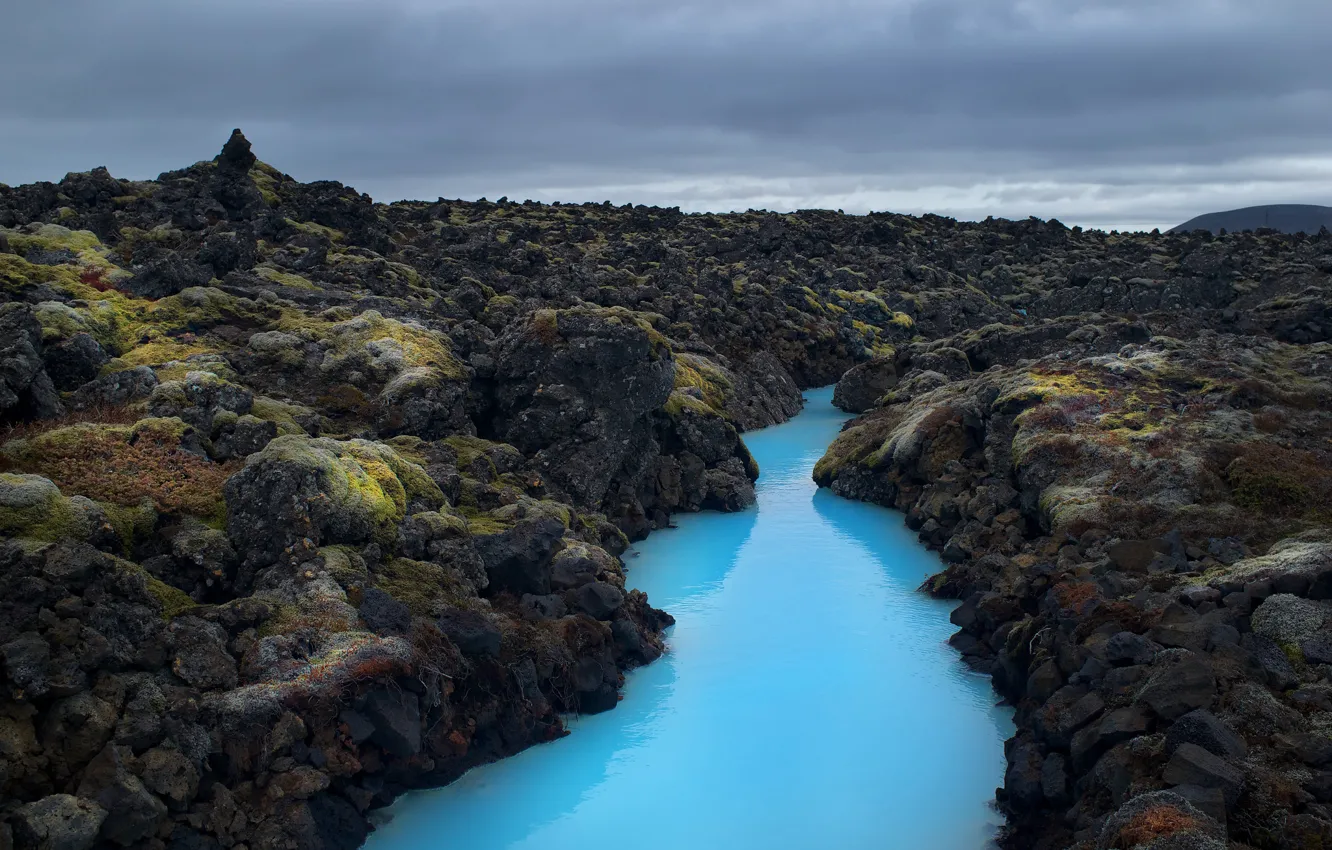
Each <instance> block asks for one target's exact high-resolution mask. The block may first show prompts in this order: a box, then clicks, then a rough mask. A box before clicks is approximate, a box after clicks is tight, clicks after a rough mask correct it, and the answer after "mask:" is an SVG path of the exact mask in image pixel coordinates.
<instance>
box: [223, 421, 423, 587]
mask: <svg viewBox="0 0 1332 850" xmlns="http://www.w3.org/2000/svg"><path fill="white" fill-rule="evenodd" d="M225 493H226V502H227V512H228V520H229V521H228V531H229V533H230V535H231V539H232V542H233V544H234V545H235V546H236V549H237V551H238V552H239V553H241V556H242V557H243V558H245V559H246V560H247V561H248V562H250V563H251V564H252V565H263V564H267V563H272V562H274V561H276V560H278V558H279V557H280V556H281V555H282V552H283V550H284V549H287V548H288V547H291V546H294V545H296V544H298V543H301V542H302V541H304V540H309V541H310V542H311V543H310V545H312V546H315V547H318V546H325V545H329V544H337V543H368V542H371V541H372V540H381V541H392V540H393V539H394V537H395V535H396V530H397V524H398V523H399V522H400V521H401V520H402V519H403V518H404V517H405V516H406V515H407V511H408V507H409V506H415V507H419V508H424V509H427V510H428V509H435V508H438V507H440V506H441V505H442V504H443V503H444V495H443V493H441V492H440V490H439V487H438V486H437V485H436V484H435V483H434V482H433V481H432V480H431V479H430V478H429V476H427V475H426V473H425V471H424V470H422V469H421V467H419V466H417V465H416V464H414V463H410V462H408V461H406V460H404V459H403V458H402V456H400V455H399V454H398V453H397V452H395V451H394V450H393V449H391V448H389V447H388V446H386V445H384V444H383V443H376V442H371V441H368V440H345V441H340V440H332V439H327V438H310V437H300V436H295V435H289V436H282V437H278V438H277V439H275V440H273V441H272V442H270V443H269V444H268V445H267V446H266V447H265V448H264V450H263V451H261V452H259V453H257V454H254V455H251V456H250V457H249V459H248V460H247V461H246V464H245V468H244V469H242V470H241V471H240V472H238V473H237V474H236V475H234V476H232V477H231V478H230V479H229V480H228V481H227V484H226V488H225Z"/></svg>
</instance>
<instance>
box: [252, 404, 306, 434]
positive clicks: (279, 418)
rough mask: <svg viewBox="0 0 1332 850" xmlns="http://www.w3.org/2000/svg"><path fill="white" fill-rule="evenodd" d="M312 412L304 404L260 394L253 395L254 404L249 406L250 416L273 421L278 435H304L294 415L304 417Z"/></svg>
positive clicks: (303, 430)
mask: <svg viewBox="0 0 1332 850" xmlns="http://www.w3.org/2000/svg"><path fill="white" fill-rule="evenodd" d="M313 414H314V411H313V410H311V409H310V408H308V407H306V406H305V405H302V404H296V403H295V402H290V401H279V400H278V399H275V398H269V397H268V396H262V395H261V396H255V398H254V405H253V406H252V407H251V408H250V415H251V416H257V417H259V418H260V419H263V420H265V421H267V422H273V423H275V424H276V425H277V427H278V435H279V436H285V435H288V434H295V435H304V434H305V429H304V428H302V427H301V426H300V423H299V422H297V421H296V417H297V416H301V417H306V416H310V415H313Z"/></svg>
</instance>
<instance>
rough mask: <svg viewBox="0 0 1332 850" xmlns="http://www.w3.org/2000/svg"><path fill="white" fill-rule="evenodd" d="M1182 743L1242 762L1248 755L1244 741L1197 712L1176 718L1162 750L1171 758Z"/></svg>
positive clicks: (1211, 717)
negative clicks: (1194, 745)
mask: <svg viewBox="0 0 1332 850" xmlns="http://www.w3.org/2000/svg"><path fill="white" fill-rule="evenodd" d="M1184 744H1196V745H1197V746H1200V747H1202V748H1203V749H1205V750H1207V751H1208V752H1210V753H1212V754H1213V755H1216V756H1220V757H1221V758H1227V759H1242V758H1244V756H1245V755H1247V754H1248V750H1249V748H1248V746H1247V745H1246V744H1245V743H1244V739H1243V738H1241V737H1240V736H1239V735H1237V734H1235V733H1234V732H1233V731H1231V729H1230V727H1229V726H1227V725H1226V724H1224V723H1222V722H1221V720H1220V719H1219V718H1217V716H1216V715H1214V714H1212V713H1211V712H1210V711H1207V710H1206V709H1202V708H1200V709H1197V710H1195V711H1190V712H1189V713H1187V714H1185V715H1183V716H1181V717H1179V718H1178V719H1176V720H1175V722H1174V723H1172V724H1171V726H1170V728H1169V729H1168V730H1167V731H1166V738H1165V751H1166V754H1167V755H1173V754H1174V752H1175V750H1177V749H1179V748H1180V747H1181V746H1183V745H1184Z"/></svg>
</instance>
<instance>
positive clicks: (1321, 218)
mask: <svg viewBox="0 0 1332 850" xmlns="http://www.w3.org/2000/svg"><path fill="white" fill-rule="evenodd" d="M1223 227H1224V228H1225V229H1226V230H1227V231H1229V232H1231V233H1234V232H1236V231H1240V230H1257V229H1258V228H1260V227H1271V228H1274V229H1276V230H1280V231H1281V232H1282V233H1299V232H1300V231H1304V232H1305V233H1310V234H1313V233H1317V232H1318V229H1319V228H1320V227H1327V228H1328V229H1329V230H1332V207H1320V206H1317V205H1315V204H1267V205H1266V206H1261V207H1244V208H1243V209H1238V210H1230V211H1228V212H1214V213H1207V214H1206V215H1200V216H1198V217H1197V218H1191V219H1189V220H1188V221H1186V222H1184V223H1183V224H1181V225H1180V226H1179V227H1174V228H1171V230H1170V232H1171V233H1180V232H1186V231H1189V230H1210V231H1212V232H1213V233H1216V232H1218V231H1219V230H1220V229H1221V228H1223Z"/></svg>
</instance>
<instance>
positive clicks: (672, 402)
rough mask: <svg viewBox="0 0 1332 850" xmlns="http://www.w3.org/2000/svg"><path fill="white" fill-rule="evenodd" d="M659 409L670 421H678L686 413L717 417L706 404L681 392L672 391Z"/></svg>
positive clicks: (715, 412)
mask: <svg viewBox="0 0 1332 850" xmlns="http://www.w3.org/2000/svg"><path fill="white" fill-rule="evenodd" d="M661 409H662V410H664V411H665V412H666V415H667V416H670V417H671V418H672V419H679V418H680V417H681V416H683V415H684V414H685V412H686V411H689V412H692V413H697V414H698V415H700V416H716V415H717V411H715V410H713V409H712V408H711V407H709V406H708V404H707V402H705V401H703V400H702V399H699V398H695V397H694V396H692V395H690V394H689V393H686V392H683V391H681V390H674V391H672V392H671V394H670V397H669V398H667V399H666V403H665V404H664V405H662V408H661Z"/></svg>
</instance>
